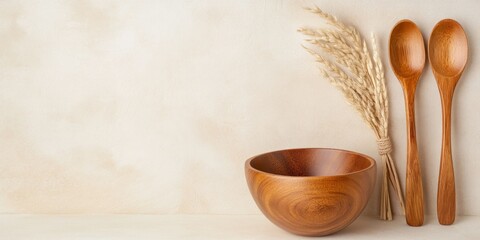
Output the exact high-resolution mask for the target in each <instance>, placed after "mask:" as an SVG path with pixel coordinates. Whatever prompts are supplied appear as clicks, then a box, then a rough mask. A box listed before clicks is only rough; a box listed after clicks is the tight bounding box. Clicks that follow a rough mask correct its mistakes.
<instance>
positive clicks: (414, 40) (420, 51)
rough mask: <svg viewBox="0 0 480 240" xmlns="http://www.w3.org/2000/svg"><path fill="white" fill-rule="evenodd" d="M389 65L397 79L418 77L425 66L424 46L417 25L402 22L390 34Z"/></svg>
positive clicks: (408, 21) (405, 21) (406, 21)
mask: <svg viewBox="0 0 480 240" xmlns="http://www.w3.org/2000/svg"><path fill="white" fill-rule="evenodd" d="M390 63H391V65H392V69H393V71H394V73H395V75H397V77H399V78H402V79H405V78H409V77H411V76H415V75H420V74H421V73H422V71H423V67H424V66H425V44H424V41H423V36H422V33H421V32H420V30H419V29H418V27H417V25H415V23H413V22H412V21H410V20H402V21H400V22H399V23H397V25H396V26H395V27H394V28H393V30H392V33H391V34H390Z"/></svg>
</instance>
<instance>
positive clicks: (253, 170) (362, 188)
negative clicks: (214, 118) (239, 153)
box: [245, 148, 376, 236]
mask: <svg viewBox="0 0 480 240" xmlns="http://www.w3.org/2000/svg"><path fill="white" fill-rule="evenodd" d="M245 175H246V179H247V183H248V187H249V189H250V193H251V194H252V196H253V198H254V200H255V202H256V204H257V206H258V207H259V208H260V210H261V211H262V212H263V214H264V215H265V216H266V217H267V218H268V219H269V220H270V221H271V222H273V223H274V224H276V225H277V226H279V227H281V228H283V229H285V230H287V231H289V232H291V233H294V234H298V235H304V236H324V235H329V234H332V233H335V232H338V231H340V230H342V229H343V228H345V227H347V226H348V225H350V224H351V223H352V222H353V221H354V220H355V219H356V218H357V217H358V216H359V215H360V213H361V212H362V211H363V209H364V208H365V206H366V205H367V202H368V200H369V198H370V195H371V193H372V191H373V188H374V186H375V178H376V164H375V161H374V160H373V159H372V158H370V157H368V156H366V155H363V154H360V153H356V152H351V151H346V150H339V149H328V148H304V149H289V150H280V151H275V152H270V153H265V154H261V155H258V156H255V157H252V158H250V159H248V160H247V161H246V162H245Z"/></svg>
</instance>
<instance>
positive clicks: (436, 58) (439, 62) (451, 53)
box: [428, 19, 468, 77]
mask: <svg viewBox="0 0 480 240" xmlns="http://www.w3.org/2000/svg"><path fill="white" fill-rule="evenodd" d="M428 45H429V54H430V64H431V66H432V69H433V70H434V71H435V72H437V74H441V75H443V76H448V77H452V76H456V75H458V74H461V73H462V72H463V69H464V68H465V65H466V63H467V58H468V42H467V35H466V34H465V31H464V30H463V28H462V26H461V25H460V24H459V23H458V22H456V21H454V20H452V19H445V20H443V21H441V22H439V23H438V24H437V25H436V26H435V27H434V29H433V31H432V35H431V36H430V41H429V44H428Z"/></svg>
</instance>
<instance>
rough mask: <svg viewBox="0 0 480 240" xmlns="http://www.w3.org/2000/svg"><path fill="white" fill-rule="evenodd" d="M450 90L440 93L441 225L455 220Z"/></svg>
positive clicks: (439, 203) (439, 206) (439, 188)
mask: <svg viewBox="0 0 480 240" xmlns="http://www.w3.org/2000/svg"><path fill="white" fill-rule="evenodd" d="M452 97H453V89H452V91H446V92H445V93H444V94H441V98H442V154H441V158H440V174H439V176H438V192H437V216H438V222H439V223H440V224H442V225H450V224H452V223H453V222H454V221H455V206H456V201H455V177H454V174H453V161H452V147H451V139H450V137H451V110H452Z"/></svg>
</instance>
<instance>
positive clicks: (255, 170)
mask: <svg viewBox="0 0 480 240" xmlns="http://www.w3.org/2000/svg"><path fill="white" fill-rule="evenodd" d="M309 149H317V150H333V151H340V152H346V153H351V154H355V155H359V156H361V157H364V158H366V159H367V160H368V161H369V162H370V166H368V167H366V168H364V169H361V170H358V171H354V172H349V173H344V174H335V175H327V176H288V175H281V174H274V173H269V172H265V171H261V170H258V169H256V168H254V167H253V166H252V165H251V162H252V160H254V159H255V158H258V157H260V156H263V155H267V154H272V153H277V152H285V151H295V150H309ZM375 166H376V161H375V159H373V158H372V157H370V156H368V155H366V154H363V153H359V152H355V151H350V150H345V149H339V148H319V147H306V148H288V149H281V150H275V151H270V152H265V153H261V154H258V155H255V156H253V157H250V158H248V159H247V160H246V161H245V167H246V168H248V169H249V170H251V171H254V172H257V173H261V174H265V175H269V176H272V177H277V178H290V179H292V178H294V179H327V178H335V177H344V176H351V175H355V174H358V173H361V172H365V171H368V170H369V169H371V168H374V167H375Z"/></svg>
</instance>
